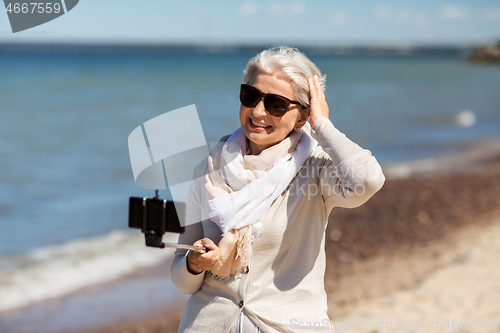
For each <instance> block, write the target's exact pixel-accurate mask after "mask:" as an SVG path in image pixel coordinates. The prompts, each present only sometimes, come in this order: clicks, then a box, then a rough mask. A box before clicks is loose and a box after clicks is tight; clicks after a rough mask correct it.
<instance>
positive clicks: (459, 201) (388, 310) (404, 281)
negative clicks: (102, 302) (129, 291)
mask: <svg viewBox="0 0 500 333" xmlns="http://www.w3.org/2000/svg"><path fill="white" fill-rule="evenodd" d="M492 151H493V152H495V154H493V155H492V153H491V152H490V153H488V154H482V155H481V154H477V153H476V155H474V156H473V157H472V158H470V159H469V160H468V161H467V163H465V162H463V163H456V162H453V159H452V160H451V162H450V163H451V166H453V168H451V167H448V168H444V167H441V168H437V169H436V172H432V170H430V169H425V168H420V169H419V164H418V163H416V162H415V163H413V164H412V163H410V164H407V165H406V166H403V168H406V169H405V170H407V175H406V176H405V177H402V176H401V174H400V173H397V172H394V171H390V168H387V176H388V180H387V181H386V184H385V185H384V188H383V189H382V190H381V191H380V192H379V193H377V194H376V195H375V196H374V197H373V198H372V199H371V200H369V201H368V202H367V203H366V204H365V205H363V206H362V207H359V208H356V209H351V210H348V209H334V211H333V212H332V214H331V216H330V221H329V226H328V229H327V242H326V252H327V258H328V262H327V272H326V276H325V285H326V290H327V293H328V303H329V304H328V306H329V316H330V319H331V321H332V324H333V325H335V331H343V332H417V331H420V332H476V331H479V327H482V329H481V331H482V330H483V329H486V324H487V323H488V325H489V326H490V328H489V329H487V330H486V332H490V331H491V332H495V331H500V329H493V328H494V324H495V320H496V321H497V323H500V268H499V265H498V263H499V262H500V261H499V259H498V256H499V255H500V154H499V153H498V152H497V150H492ZM492 156H493V157H492ZM458 160H460V161H464V159H458ZM445 161H449V158H444V159H442V160H441V161H439V160H434V162H433V163H435V164H436V165H439V166H443V165H444V164H445ZM420 163H422V162H420ZM420 165H421V164H420ZM400 168H401V167H400ZM400 170H401V169H400ZM408 170H411V172H410V173H409V174H408ZM419 170H420V171H421V172H419ZM408 176H410V177H408ZM168 269H169V263H164V264H163V265H162V266H161V268H156V269H151V270H150V271H149V272H144V273H143V274H142V277H140V279H139V280H140V281H142V282H140V283H139V286H140V285H141V283H142V285H143V287H144V290H148V291H149V292H151V288H149V289H148V287H147V286H148V284H149V285H150V284H151V283H150V282H151V281H153V280H154V279H165V280H167V279H170V277H169V272H168ZM134 279H135V281H137V276H136V277H135V278H134ZM141 279H143V280H141ZM107 289H109V288H101V289H99V290H101V291H99V290H97V291H96V289H93V291H92V290H90V289H89V290H88V291H82V292H80V295H82V293H83V294H87V295H88V294H89V293H90V294H92V293H94V294H93V296H91V297H94V298H97V295H98V294H99V293H105V292H106V290H107ZM138 292H139V293H140V287H139V290H138ZM162 292H163V291H162V290H158V293H162ZM165 293H166V291H165ZM185 301H186V297H183V296H180V294H175V295H174V296H170V298H169V301H165V302H164V303H162V301H158V302H157V303H156V304H157V305H156V306H155V307H154V310H151V309H150V310H147V311H142V312H141V311H138V313H139V314H138V315H135V316H128V317H127V316H125V317H123V316H122V317H120V318H118V319H116V320H109V321H108V322H106V323H104V324H103V323H100V324H97V323H93V322H87V323H86V324H85V327H81V328H79V329H71V330H67V329H66V330H64V331H65V332H71V333H83V332H91V333H104V332H106V333H118V332H128V333H160V332H162V333H166V332H176V331H177V327H178V324H179V320H180V316H181V313H182V309H183V306H184V303H185ZM93 306H96V307H97V308H100V310H99V311H104V312H105V311H107V312H108V316H109V317H110V318H112V317H113V312H116V311H117V308H113V307H109V306H108V307H107V308H104V307H103V306H101V307H100V306H99V304H98V303H97V302H94V305H93ZM446 325H448V326H446ZM460 325H462V327H460ZM389 326H390V327H389ZM499 326H500V324H499ZM25 332H43V330H38V329H37V328H36V327H32V329H31V330H25Z"/></svg>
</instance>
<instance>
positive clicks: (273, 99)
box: [240, 84, 303, 117]
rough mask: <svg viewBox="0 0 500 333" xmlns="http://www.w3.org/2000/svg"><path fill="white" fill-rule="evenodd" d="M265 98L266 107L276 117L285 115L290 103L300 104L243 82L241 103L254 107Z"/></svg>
mask: <svg viewBox="0 0 500 333" xmlns="http://www.w3.org/2000/svg"><path fill="white" fill-rule="evenodd" d="M262 98H264V108H265V109H266V111H267V112H268V113H269V114H270V115H271V116H275V117H283V116H284V115H285V113H286V112H287V111H288V107H289V106H290V104H298V105H299V106H300V107H303V106H302V105H301V104H300V103H299V102H296V101H291V100H289V99H288V98H286V97H284V96H281V95H276V94H264V93H263V92H262V91H260V90H259V89H257V88H255V87H252V86H251V85H249V84H242V85H241V90H240V102H241V105H243V106H245V107H247V108H254V107H256V106H257V104H259V102H260V101H261V100H262Z"/></svg>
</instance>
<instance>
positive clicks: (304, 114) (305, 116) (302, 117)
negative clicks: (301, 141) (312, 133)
mask: <svg viewBox="0 0 500 333" xmlns="http://www.w3.org/2000/svg"><path fill="white" fill-rule="evenodd" d="M310 112H311V109H310V108H307V109H304V110H302V111H301V112H300V115H299V120H298V121H297V126H300V127H302V126H304V124H305V123H306V121H307V119H309V114H310Z"/></svg>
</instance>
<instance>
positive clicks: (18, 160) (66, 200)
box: [0, 49, 500, 311]
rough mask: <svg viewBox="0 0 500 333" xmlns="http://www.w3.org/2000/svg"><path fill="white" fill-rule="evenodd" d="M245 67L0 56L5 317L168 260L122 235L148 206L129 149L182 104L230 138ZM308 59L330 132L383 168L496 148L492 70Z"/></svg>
mask: <svg viewBox="0 0 500 333" xmlns="http://www.w3.org/2000/svg"><path fill="white" fill-rule="evenodd" d="M251 56H253V54H251V53H248V52H232V53H221V54H211V53H206V52H184V53H175V52H173V53H169V52H166V53H158V54H155V53H141V52H118V51H113V50H112V49H111V50H107V51H102V50H97V51H95V50H94V51H92V50H91V51H87V52H35V51H34V52H0V115H1V118H0V291H1V292H0V311H5V310H9V309H14V308H18V307H21V306H24V305H28V304H31V303H33V302H36V301H40V300H44V299H47V298H50V297H56V296H60V295H63V294H66V293H69V292H71V291H74V290H76V289H78V288H81V287H83V286H86V285H89V284H94V283H98V282H102V281H107V280H111V279H114V278H117V277H119V276H121V275H123V274H126V273H129V272H131V271H134V270H137V269H140V268H141V267H145V266H148V265H154V264H157V263H159V262H161V261H162V260H164V259H165V258H166V256H167V255H166V254H165V253H166V252H162V250H158V249H149V248H146V247H145V246H144V243H143V242H144V240H143V237H142V235H141V234H140V232H139V231H138V230H127V229H128V228H127V223H128V198H129V197H130V196H145V195H149V196H151V195H153V194H154V193H153V191H150V190H144V189H141V188H139V187H137V186H136V185H135V183H134V179H133V175H132V170H131V165H130V160H129V156H128V146H127V138H128V135H129V134H130V132H131V131H132V130H133V129H135V128H136V127H137V126H140V125H141V124H142V123H144V122H145V121H147V120H149V119H151V118H153V117H156V116H158V115H160V114H163V113H165V112H168V111H171V110H175V109H177V108H180V107H183V106H187V105H190V104H195V105H196V107H197V110H198V113H199V116H200V119H201V123H202V127H203V130H204V134H205V137H206V139H207V142H213V141H217V140H218V139H219V138H220V137H222V136H223V135H226V134H229V133H232V132H233V131H234V130H235V129H236V128H237V127H238V126H239V119H238V110H239V100H238V93H239V85H240V83H241V81H242V77H243V70H244V68H245V65H246V63H247V61H248V60H249V59H250V57H251ZM310 57H311V59H312V60H313V61H314V62H315V63H316V64H317V66H318V67H319V68H320V69H321V70H322V72H323V73H324V74H326V75H327V88H326V93H325V94H326V98H327V101H328V103H329V107H330V119H331V120H332V122H333V123H334V124H335V126H337V128H339V129H340V130H341V131H342V132H344V133H345V134H346V135H347V136H348V137H349V138H351V139H352V140H354V141H355V142H357V143H358V144H360V145H361V146H362V147H364V148H367V149H369V150H371V151H372V152H373V154H374V155H375V156H376V157H377V159H378V160H379V161H380V162H381V163H386V162H394V161H403V160H409V159H417V158H423V157H434V156H439V155H442V154H449V153H453V152H456V151H458V150H459V149H460V147H461V144H463V143H465V142H470V141H474V140H481V139H487V138H498V137H500V68H499V67H494V66H488V65H473V64H470V63H468V62H466V61H465V60H464V59H462V58H460V57H422V56H420V57H379V58H371V57H348V56H335V55H325V54H323V55H314V54H312V55H311V56H310ZM173 125H174V126H186V124H173ZM187 128H188V127H187ZM166 144H167V143H166ZM160 194H161V195H162V196H164V197H168V192H167V191H163V193H162V191H160ZM168 237H169V239H171V240H175V235H169V236H168ZM169 253H170V252H169Z"/></svg>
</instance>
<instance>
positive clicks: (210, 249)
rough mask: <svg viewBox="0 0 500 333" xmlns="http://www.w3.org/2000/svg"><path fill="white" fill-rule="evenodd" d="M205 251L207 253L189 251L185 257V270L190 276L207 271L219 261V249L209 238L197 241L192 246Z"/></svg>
mask: <svg viewBox="0 0 500 333" xmlns="http://www.w3.org/2000/svg"><path fill="white" fill-rule="evenodd" d="M193 245H194V246H200V247H204V248H206V249H207V252H205V253H200V252H195V251H189V253H188V256H187V268H188V271H189V272H190V273H191V274H200V273H201V272H203V271H209V270H211V269H212V267H214V266H215V264H216V263H217V262H218V261H219V248H218V247H217V245H215V243H214V242H213V241H212V240H211V239H209V238H203V239H200V240H197V241H196V242H194V244H193Z"/></svg>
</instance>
